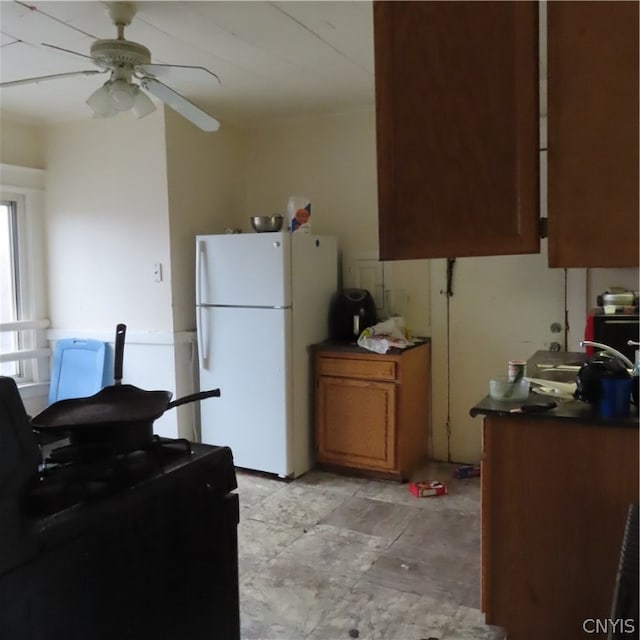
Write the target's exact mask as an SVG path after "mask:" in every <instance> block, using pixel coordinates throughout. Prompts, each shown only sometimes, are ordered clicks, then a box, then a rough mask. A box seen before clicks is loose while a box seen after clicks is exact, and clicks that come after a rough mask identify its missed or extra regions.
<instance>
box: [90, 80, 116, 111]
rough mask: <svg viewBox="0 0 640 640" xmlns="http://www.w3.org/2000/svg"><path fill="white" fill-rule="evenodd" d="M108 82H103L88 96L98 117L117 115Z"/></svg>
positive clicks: (91, 106)
mask: <svg viewBox="0 0 640 640" xmlns="http://www.w3.org/2000/svg"><path fill="white" fill-rule="evenodd" d="M107 84H108V83H105V84H103V85H102V86H101V87H100V88H99V89H97V90H96V91H94V92H93V93H92V94H91V95H90V96H89V97H88V98H87V104H88V105H89V107H90V108H91V110H92V111H93V115H94V117H96V118H110V117H111V116H112V115H115V113H114V112H113V108H112V106H111V96H110V94H109V88H108V87H107Z"/></svg>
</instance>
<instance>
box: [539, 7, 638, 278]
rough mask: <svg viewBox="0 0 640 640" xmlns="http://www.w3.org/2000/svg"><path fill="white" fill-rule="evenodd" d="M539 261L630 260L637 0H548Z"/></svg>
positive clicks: (634, 260) (634, 219)
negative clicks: (544, 253) (544, 217)
mask: <svg viewBox="0 0 640 640" xmlns="http://www.w3.org/2000/svg"><path fill="white" fill-rule="evenodd" d="M547 11H548V16H547V20H548V43H549V44H548V51H549V59H548V75H549V80H548V82H549V86H548V88H549V106H548V113H549V123H548V125H549V129H548V132H549V138H548V139H549V153H548V162H549V209H548V216H549V265H550V266H552V267H637V266H638V186H639V185H638V3H637V2H611V1H606V2H591V1H589V2H549V3H548V5H547Z"/></svg>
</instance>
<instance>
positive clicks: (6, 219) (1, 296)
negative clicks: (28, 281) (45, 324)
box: [0, 200, 24, 378]
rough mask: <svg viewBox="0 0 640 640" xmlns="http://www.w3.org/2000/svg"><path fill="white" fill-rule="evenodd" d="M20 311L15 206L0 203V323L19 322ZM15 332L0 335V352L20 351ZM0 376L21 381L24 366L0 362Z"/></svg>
mask: <svg viewBox="0 0 640 640" xmlns="http://www.w3.org/2000/svg"><path fill="white" fill-rule="evenodd" d="M22 319H23V318H22V314H21V312H20V247H19V241H18V203H17V201H15V200H2V202H0V323H13V322H17V321H18V320H22ZM20 342H21V340H20V333H19V332H18V331H2V332H1V333H0V351H1V352H2V353H10V352H15V351H18V350H19V349H20ZM0 375H3V376H15V377H18V378H24V366H23V363H22V362H21V361H19V360H14V361H8V362H0Z"/></svg>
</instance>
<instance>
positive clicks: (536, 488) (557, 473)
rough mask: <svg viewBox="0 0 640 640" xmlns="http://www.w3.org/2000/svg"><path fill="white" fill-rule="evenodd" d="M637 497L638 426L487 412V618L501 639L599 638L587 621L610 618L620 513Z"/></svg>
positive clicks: (484, 502)
mask: <svg viewBox="0 0 640 640" xmlns="http://www.w3.org/2000/svg"><path fill="white" fill-rule="evenodd" d="M637 502H638V429H637V428H635V427H619V426H613V425H604V426H603V425H597V424H596V425H593V424H582V423H580V422H567V421H562V420H553V419H551V418H549V419H545V418H542V419H533V418H531V419H527V418H525V417H520V418H515V417H514V418H508V417H494V416H487V417H486V418H485V421H484V456H483V460H482V610H483V611H484V612H485V614H486V622H487V624H493V625H497V626H500V627H503V628H504V629H505V630H506V632H507V635H508V637H509V640H542V639H543V638H544V639H545V640H580V639H584V638H602V639H604V638H606V633H604V634H603V633H597V632H594V626H595V623H593V622H589V621H590V620H599V621H606V620H607V618H609V617H610V615H611V605H612V602H613V594H614V587H615V583H616V573H617V569H618V562H619V558H620V549H621V544H622V540H623V534H624V527H625V523H626V518H627V511H628V508H629V505H630V504H632V503H637ZM618 624H620V623H618ZM618 628H619V627H618ZM636 631H637V630H636ZM629 637H631V636H629ZM635 637H637V636H635Z"/></svg>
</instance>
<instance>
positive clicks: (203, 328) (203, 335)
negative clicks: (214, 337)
mask: <svg viewBox="0 0 640 640" xmlns="http://www.w3.org/2000/svg"><path fill="white" fill-rule="evenodd" d="M206 313H207V308H206V307H203V306H201V305H200V306H198V331H197V332H196V336H197V339H198V358H199V359H200V368H201V369H207V368H208V367H209V334H208V333H207V330H208V324H209V323H208V322H207V317H206Z"/></svg>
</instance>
